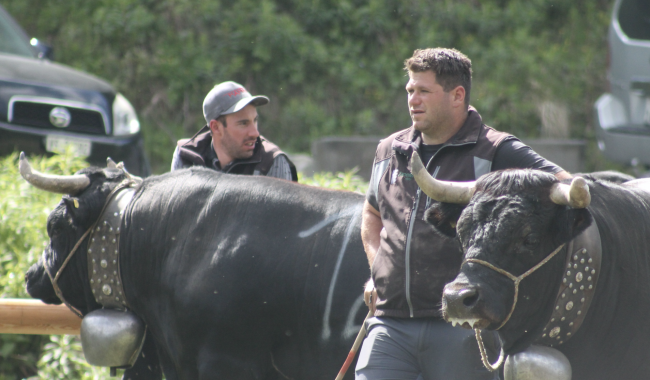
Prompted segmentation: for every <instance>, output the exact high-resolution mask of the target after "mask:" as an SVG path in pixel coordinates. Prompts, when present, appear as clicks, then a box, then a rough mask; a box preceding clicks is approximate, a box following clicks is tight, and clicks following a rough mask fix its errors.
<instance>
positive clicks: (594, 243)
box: [536, 221, 602, 347]
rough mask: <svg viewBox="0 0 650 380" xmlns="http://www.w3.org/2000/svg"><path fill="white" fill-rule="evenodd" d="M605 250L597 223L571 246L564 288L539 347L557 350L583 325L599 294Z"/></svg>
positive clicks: (563, 282)
mask: <svg viewBox="0 0 650 380" xmlns="http://www.w3.org/2000/svg"><path fill="white" fill-rule="evenodd" d="M601 262H602V247H601V243H600V233H599V231H598V226H597V225H596V222H595V221H594V222H593V223H591V226H589V227H588V228H587V229H586V230H585V231H583V232H582V233H581V234H580V235H578V236H576V237H575V238H574V239H573V240H572V241H571V242H569V244H567V257H566V262H565V266H564V275H563V276H562V284H561V285H560V290H559V292H558V295H557V298H556V301H555V306H554V310H553V314H552V315H551V319H550V320H549V322H548V323H547V325H546V327H544V330H543V334H542V336H541V337H540V338H538V339H537V341H536V343H537V344H541V345H545V346H550V347H555V346H559V345H561V344H563V343H566V342H567V341H568V340H569V339H571V338H572V337H573V336H574V335H575V333H576V331H578V329H579V328H580V326H581V325H582V322H583V321H584V319H585V316H586V315H587V311H588V310H589V305H591V301H592V299H593V297H594V293H595V292H596V284H597V283H598V275H599V274H600V265H601Z"/></svg>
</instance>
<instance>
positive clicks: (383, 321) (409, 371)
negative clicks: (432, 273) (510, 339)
mask: <svg viewBox="0 0 650 380" xmlns="http://www.w3.org/2000/svg"><path fill="white" fill-rule="evenodd" d="M366 327H367V331H368V332H367V335H366V339H365V340H364V342H363V345H362V346H361V351H360V353H359V358H358V361H357V367H356V372H355V373H356V377H355V379H356V380H475V379H476V380H498V379H499V372H498V371H497V372H490V371H488V370H487V369H486V368H485V367H484V366H483V364H482V362H481V354H480V352H479V349H478V344H477V342H476V337H475V336H474V331H473V330H467V329H463V328H461V327H452V325H451V324H449V323H446V322H445V321H443V320H440V319H431V318H413V319H409V318H386V317H373V318H370V319H368V321H367V322H366ZM482 336H483V337H484V338H483V340H484V342H485V346H486V350H487V351H488V355H489V358H490V362H491V363H494V362H495V361H496V360H497V358H498V354H499V343H498V337H497V336H496V334H495V333H492V332H487V331H484V332H483V334H482Z"/></svg>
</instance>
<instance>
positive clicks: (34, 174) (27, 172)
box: [18, 152, 90, 194]
mask: <svg viewBox="0 0 650 380" xmlns="http://www.w3.org/2000/svg"><path fill="white" fill-rule="evenodd" d="M18 170H19V171H20V175H21V176H23V178H24V179H25V181H27V182H29V183H30V184H31V185H32V186H34V187H37V188H39V189H41V190H45V191H49V192H51V193H59V194H74V193H77V192H79V191H81V190H83V189H85V188H86V187H88V185H90V178H88V177H87V176H85V175H52V174H43V173H41V172H39V171H37V170H34V169H33V168H32V166H31V165H30V164H29V161H27V157H25V152H20V160H19V161H18Z"/></svg>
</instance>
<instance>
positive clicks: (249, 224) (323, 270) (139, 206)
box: [121, 169, 369, 378]
mask: <svg viewBox="0 0 650 380" xmlns="http://www.w3.org/2000/svg"><path fill="white" fill-rule="evenodd" d="M362 202H363V196H361V195H359V194H354V193H349V192H341V191H331V190H324V189H318V188H313V187H308V186H302V185H297V184H294V183H291V182H288V181H282V180H277V179H272V178H266V177H244V176H232V175H220V174H218V173H215V172H213V171H206V170H196V169H191V170H186V171H184V172H183V173H181V174H174V173H171V174H170V175H168V176H161V177H159V178H156V179H154V180H152V181H145V183H144V185H143V187H142V189H141V190H140V191H139V192H138V194H137V195H136V197H135V201H134V203H133V204H132V206H131V207H130V208H129V210H128V211H127V215H126V219H125V221H126V224H125V231H124V232H125V235H124V239H123V242H122V244H121V246H122V248H123V249H124V252H128V255H126V254H125V256H127V257H124V258H125V260H123V264H122V269H123V273H124V274H125V276H124V283H125V288H126V289H127V298H134V299H137V301H136V307H135V309H136V312H139V313H142V314H144V315H145V319H148V320H150V321H152V323H156V322H160V323H161V324H162V321H161V320H160V319H159V318H158V317H156V316H155V314H156V313H154V312H153V311H152V310H156V309H157V310H164V312H165V313H166V314H168V316H166V318H167V319H166V320H165V322H164V324H165V325H166V326H173V330H176V331H182V332H183V334H182V335H183V336H184V337H185V338H183V339H191V340H193V344H194V345H195V346H197V347H200V346H201V344H202V343H201V342H217V343H215V344H216V345H217V346H219V345H220V344H223V347H222V346H219V347H220V348H219V347H217V348H216V350H219V349H222V350H227V351H228V352H230V351H232V350H233V349H234V350H236V345H237V344H244V345H245V344H246V343H240V342H250V343H256V344H255V347H248V348H247V349H248V350H252V351H255V350H258V349H263V348H264V347H266V346H265V345H274V346H275V347H276V349H277V350H278V351H277V356H278V357H277V358H276V360H277V362H279V363H283V364H284V365H285V368H286V369H285V371H288V372H290V373H293V374H294V375H296V376H297V377H296V378H301V377H303V376H302V375H301V374H300V371H302V369H305V368H309V367H310V366H311V368H312V369H314V368H316V367H317V366H323V365H324V366H326V368H324V369H323V371H324V373H327V372H328V371H332V373H327V376H326V377H333V376H335V375H336V369H337V368H336V366H332V365H331V363H330V361H332V360H333V361H334V362H336V363H338V362H339V361H340V360H343V359H344V357H345V351H346V350H347V349H349V345H350V344H351V342H352V339H353V338H354V333H351V330H358V324H359V323H360V319H362V318H363V315H364V314H365V313H364V311H363V310H361V308H362V306H363V305H362V303H361V304H359V302H358V299H359V298H360V297H361V290H362V285H363V282H364V281H365V280H366V279H367V278H368V276H369V271H368V266H367V262H366V259H365V254H364V252H363V248H362V244H361V240H360V232H359V226H360V214H361V205H362ZM139 268H150V269H149V270H147V271H142V270H141V269H139ZM129 289H130V290H129ZM161 304H164V305H161ZM360 305H361V306H360ZM178 310H183V311H184V312H183V313H178V312H177V311H178ZM162 328H163V327H162V325H161V327H160V329H162ZM235 332H238V333H237V334H236V335H235ZM242 334H243V335H242ZM179 339H181V338H179ZM197 340H198V341H197ZM218 342H222V343H218ZM282 347H284V349H282ZM266 348H267V349H270V347H266ZM188 355H192V354H189V353H188ZM296 356H301V357H302V359H301V362H295V357H296ZM332 357H334V358H332ZM328 358H330V360H329V361H328ZM310 361H311V363H310ZM306 363H310V366H306ZM312 374H313V372H312ZM289 376H290V375H289ZM303 378H304V377H303Z"/></svg>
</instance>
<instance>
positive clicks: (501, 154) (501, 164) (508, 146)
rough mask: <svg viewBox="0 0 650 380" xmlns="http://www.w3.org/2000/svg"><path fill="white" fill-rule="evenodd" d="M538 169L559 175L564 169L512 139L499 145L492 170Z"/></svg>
mask: <svg viewBox="0 0 650 380" xmlns="http://www.w3.org/2000/svg"><path fill="white" fill-rule="evenodd" d="M513 168H517V169H538V170H542V171H545V172H548V173H551V174H557V173H559V172H561V171H562V170H564V169H562V168H561V167H559V166H558V165H556V164H555V163H553V162H551V161H549V160H547V159H545V158H544V157H542V156H540V155H539V154H537V152H535V151H534V150H533V149H532V148H531V147H529V146H528V145H526V144H524V143H522V142H521V141H519V140H517V139H515V138H511V139H509V140H506V141H504V142H502V143H501V145H499V147H498V148H497V151H496V152H495V154H494V160H493V161H492V170H503V169H513Z"/></svg>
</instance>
